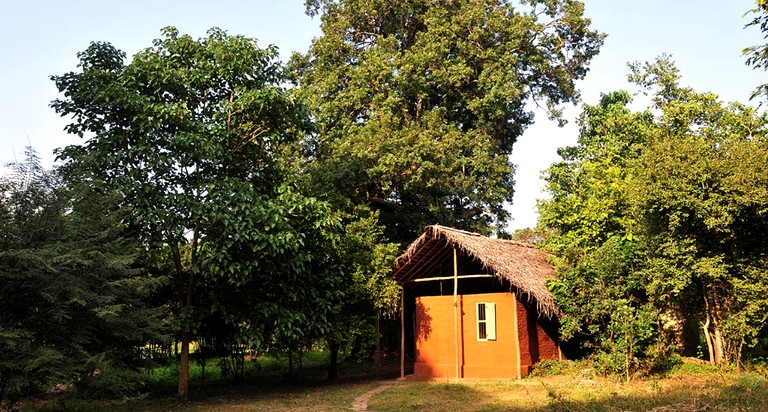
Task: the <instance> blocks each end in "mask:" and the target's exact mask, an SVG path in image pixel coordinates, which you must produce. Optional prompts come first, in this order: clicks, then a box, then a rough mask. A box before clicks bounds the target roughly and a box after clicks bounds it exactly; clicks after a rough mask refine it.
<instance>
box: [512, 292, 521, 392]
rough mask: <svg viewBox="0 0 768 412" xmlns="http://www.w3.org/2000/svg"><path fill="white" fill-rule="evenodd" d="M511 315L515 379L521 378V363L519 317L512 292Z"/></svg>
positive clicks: (515, 298) (515, 297) (515, 299)
mask: <svg viewBox="0 0 768 412" xmlns="http://www.w3.org/2000/svg"><path fill="white" fill-rule="evenodd" d="M512 316H514V317H515V327H514V340H515V343H516V345H515V357H516V358H517V379H522V378H523V365H521V364H520V363H521V362H522V359H521V356H520V330H519V327H520V319H519V318H518V317H517V294H515V293H514V292H513V293H512Z"/></svg>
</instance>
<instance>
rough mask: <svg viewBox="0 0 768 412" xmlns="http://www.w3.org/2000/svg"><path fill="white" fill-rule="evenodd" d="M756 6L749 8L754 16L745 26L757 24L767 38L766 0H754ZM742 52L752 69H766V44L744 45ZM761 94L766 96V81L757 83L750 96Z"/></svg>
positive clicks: (767, 51) (767, 84) (767, 15)
mask: <svg viewBox="0 0 768 412" xmlns="http://www.w3.org/2000/svg"><path fill="white" fill-rule="evenodd" d="M755 3H756V6H757V7H755V8H754V9H752V10H750V11H749V13H752V14H753V15H754V16H753V17H752V20H751V21H750V22H749V23H748V24H747V27H751V26H757V27H758V28H759V29H760V31H761V32H763V38H764V39H766V38H768V1H765V0H756V2H755ZM742 54H744V55H745V56H747V61H746V64H747V66H752V68H754V69H763V70H766V69H768V44H758V45H753V46H749V47H746V48H745V49H744V50H742ZM758 96H762V97H763V98H766V97H768V83H765V84H761V85H759V86H758V87H757V88H756V89H755V91H754V92H753V93H752V96H751V98H752V99H754V98H755V97H758Z"/></svg>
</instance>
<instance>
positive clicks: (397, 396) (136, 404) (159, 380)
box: [23, 358, 768, 412]
mask: <svg viewBox="0 0 768 412" xmlns="http://www.w3.org/2000/svg"><path fill="white" fill-rule="evenodd" d="M308 361H309V359H308ZM321 361H322V358H319V359H317V365H315V366H313V365H312V364H313V363H315V362H312V361H310V362H308V363H307V364H306V366H308V368H307V370H306V371H305V373H304V374H303V375H301V376H300V378H299V379H297V380H296V381H295V382H289V381H288V380H286V379H285V376H284V373H283V372H284V370H282V366H281V365H280V364H279V363H275V364H274V365H272V366H270V363H269V362H266V361H265V362H263V363H262V364H261V366H260V367H259V368H258V370H254V371H253V372H252V374H251V375H250V376H249V378H248V379H247V380H246V382H244V383H239V384H234V383H233V382H232V381H231V380H230V379H227V378H222V377H220V376H219V377H217V376H216V371H217V370H216V368H211V369H210V370H209V371H208V372H207V374H209V375H208V376H209V380H208V381H207V383H206V386H205V387H203V388H201V387H200V386H196V385H199V381H194V380H193V382H194V383H193V386H192V388H191V389H192V390H191V393H192V396H191V399H190V401H189V402H186V403H179V402H177V401H176V399H175V397H174V395H173V393H174V392H173V391H174V386H173V385H172V384H171V383H173V379H174V377H173V376H172V375H173V371H172V370H171V369H167V370H157V371H154V372H153V376H154V379H155V380H156V383H155V385H154V386H153V388H154V390H153V392H152V395H148V396H146V397H144V398H136V399H125V400H112V401H105V400H100V401H95V400H93V401H89V400H82V399H77V398H76V397H75V398H71V397H70V398H67V397H62V398H58V399H49V400H44V401H39V402H33V403H28V404H26V405H25V406H26V407H24V408H23V410H28V411H82V412H90V411H103V410H108V411H110V412H129V411H158V412H159V411H235V412H237V411H345V410H349V408H350V406H351V404H352V401H353V400H354V399H355V398H356V397H357V396H360V395H361V394H363V393H365V392H367V391H369V390H371V389H374V388H376V387H378V386H379V383H378V382H379V380H382V379H392V378H393V376H396V375H397V373H396V372H397V367H396V366H397V365H394V364H392V365H386V366H385V367H384V368H382V369H377V370H374V369H373V368H371V367H370V365H365V364H348V365H344V367H343V368H342V369H341V370H340V372H341V375H340V379H339V381H338V382H335V383H326V382H325V381H324V380H323V379H322V377H323V373H324V369H323V368H320V366H321V365H320V363H321ZM194 376H196V375H194ZM163 384H165V385H166V386H163ZM369 410H372V411H379V412H387V411H425V412H430V411H435V412H438V411H439V412H460V411H513V412H514V411H525V412H534V411H553V412H565V411H576V412H579V411H612V412H613V411H615V412H618V411H655V412H672V411H682V412H693V411H768V379H766V378H765V377H764V376H763V375H760V374H757V373H754V372H745V373H735V372H720V371H717V370H715V369H706V368H703V369H702V368H700V367H698V366H696V367H694V368H693V369H691V368H689V369H686V368H682V369H678V370H677V371H674V372H672V373H670V374H669V375H668V376H665V377H654V378H644V379H635V380H633V381H632V382H629V383H625V382H623V381H618V380H616V379H610V378H604V377H596V376H594V372H593V371H591V370H590V369H588V368H587V369H581V370H579V369H578V366H577V367H575V368H571V369H569V370H565V371H564V372H563V373H562V374H558V375H553V376H542V377H528V378H525V379H522V380H519V381H518V380H512V379H509V380H492V381H490V380H486V381H471V380H466V381H464V382H462V383H460V384H454V383H447V382H446V381H445V380H442V381H429V382H420V381H412V380H409V381H405V382H401V383H398V384H397V385H395V386H393V387H391V388H389V389H386V390H385V391H383V392H381V393H379V394H377V395H375V396H374V397H373V399H371V401H370V402H369Z"/></svg>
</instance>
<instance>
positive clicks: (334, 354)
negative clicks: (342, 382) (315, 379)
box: [328, 339, 339, 381]
mask: <svg viewBox="0 0 768 412" xmlns="http://www.w3.org/2000/svg"><path fill="white" fill-rule="evenodd" d="M329 349H330V352H331V353H330V362H328V380H329V381H333V380H336V378H337V377H338V376H339V342H338V341H337V340H335V339H334V340H332V341H331V342H330V344H329Z"/></svg>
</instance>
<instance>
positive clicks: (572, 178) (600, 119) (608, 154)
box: [538, 91, 658, 379]
mask: <svg viewBox="0 0 768 412" xmlns="http://www.w3.org/2000/svg"><path fill="white" fill-rule="evenodd" d="M630 102H631V96H630V94H629V93H628V92H625V91H618V92H613V93H609V94H604V95H602V96H601V99H600V102H599V104H598V105H596V106H591V105H585V106H584V110H583V112H582V114H581V116H580V117H579V125H580V133H579V139H578V144H577V145H576V146H573V147H566V148H561V149H560V150H559V151H558V153H559V154H560V156H561V157H562V158H563V160H562V161H561V162H558V163H555V164H553V165H551V166H550V167H549V168H548V169H547V171H546V172H545V180H546V182H547V185H546V190H547V192H548V193H549V194H550V196H551V197H550V198H549V199H547V200H544V201H541V202H539V205H538V207H539V216H540V217H539V228H538V230H539V231H548V232H549V235H548V236H547V237H545V238H544V240H543V242H542V243H543V247H544V248H546V249H548V250H551V251H553V252H555V253H556V254H557V256H558V257H557V258H556V260H555V263H556V268H557V273H558V278H557V280H554V281H552V282H551V283H550V285H549V287H550V289H551V290H552V292H553V294H554V296H555V299H556V301H557V303H558V306H559V307H560V308H561V310H562V314H561V317H560V322H561V329H560V331H561V334H562V337H563V338H564V339H570V338H573V337H576V338H578V339H580V340H581V341H583V342H586V343H588V344H589V345H590V346H592V347H593V348H594V349H595V350H596V354H597V356H598V358H599V359H600V362H598V365H600V366H601V367H602V368H603V369H604V370H606V371H610V372H623V373H624V374H625V375H626V376H627V379H629V376H630V373H631V372H632V371H634V370H636V369H637V368H638V367H642V366H644V365H642V362H644V358H647V357H648V355H649V353H648V349H649V347H650V344H652V343H654V342H655V340H654V337H655V336H657V332H658V328H657V322H656V320H657V319H658V311H657V310H656V309H655V308H654V307H653V306H651V305H650V304H649V302H648V299H647V296H646V292H645V288H644V283H643V279H642V278H641V277H640V276H639V275H640V274H639V273H638V271H637V268H638V266H639V265H640V263H641V262H642V256H643V255H642V248H641V245H640V244H638V241H637V239H636V238H635V236H633V233H634V232H635V231H636V230H637V229H636V228H635V227H634V226H635V222H634V219H635V218H634V216H633V215H632V214H631V213H629V208H628V200H627V196H628V183H627V182H628V180H629V179H630V177H631V175H632V173H633V172H632V168H631V164H632V162H633V159H636V158H637V157H638V156H639V155H640V154H641V153H642V149H643V147H644V145H645V143H646V141H647V139H648V138H649V136H650V135H652V134H653V132H654V130H655V124H654V118H653V114H652V113H651V112H650V111H643V112H638V113H635V112H632V111H631V110H630V109H629V108H628V107H627V106H628V105H629V103H630Z"/></svg>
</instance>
